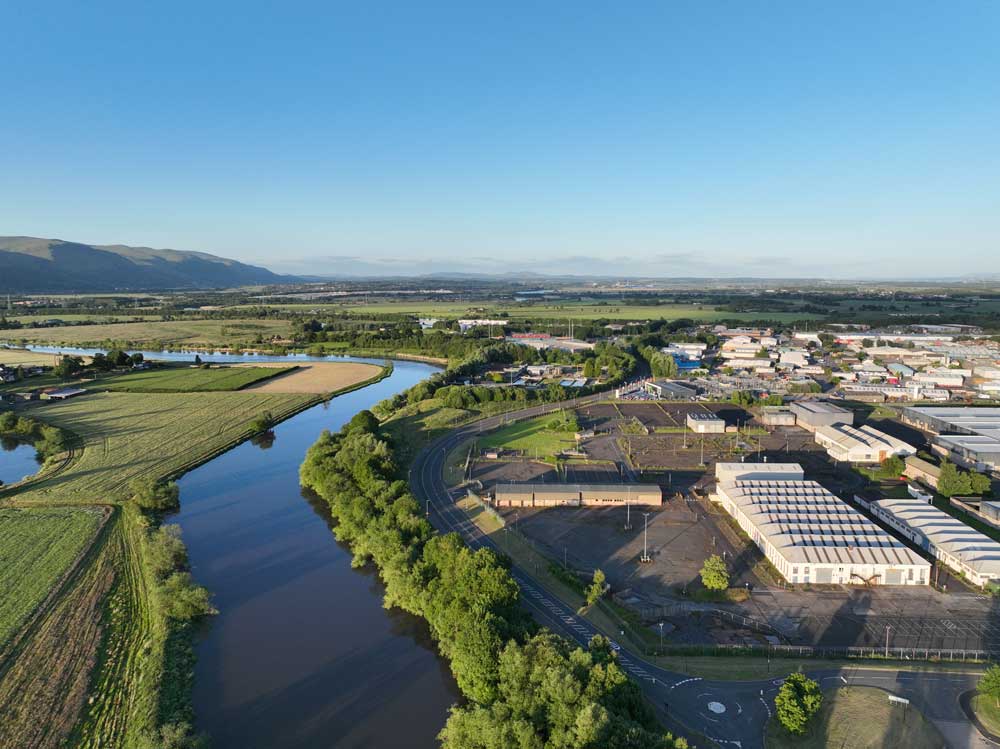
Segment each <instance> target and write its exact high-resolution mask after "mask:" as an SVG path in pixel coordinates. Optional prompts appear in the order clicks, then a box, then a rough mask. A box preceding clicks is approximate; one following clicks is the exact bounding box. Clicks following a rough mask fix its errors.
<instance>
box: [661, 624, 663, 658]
mask: <svg viewBox="0 0 1000 749" xmlns="http://www.w3.org/2000/svg"><path fill="white" fill-rule="evenodd" d="M662 653H663V622H660V654H661V655H662Z"/></svg>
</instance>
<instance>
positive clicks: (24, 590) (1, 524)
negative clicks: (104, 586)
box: [0, 507, 102, 653]
mask: <svg viewBox="0 0 1000 749" xmlns="http://www.w3.org/2000/svg"><path fill="white" fill-rule="evenodd" d="M101 517H102V514H101V512H100V511H98V510H93V509H89V508H88V509H71V508H47V507H46V508H31V509H21V508H3V509H0V590H2V591H3V597H2V598H0V653H2V652H3V648H4V645H5V644H6V643H7V641H8V639H9V638H10V637H11V635H13V634H14V632H15V631H16V630H17V629H18V628H19V627H20V626H21V625H22V624H23V623H24V622H25V620H26V619H27V618H28V617H29V616H30V615H31V613H32V612H33V611H34V610H35V609H36V608H37V607H38V605H39V604H40V603H41V602H42V601H43V600H44V599H45V597H46V596H47V595H48V594H49V592H50V591H51V590H52V588H53V586H55V584H56V583H57V581H58V580H59V579H60V578H61V577H62V576H63V575H64V574H65V573H66V572H67V571H68V570H69V569H70V567H71V566H72V565H73V562H74V560H76V559H77V558H78V557H79V556H80V554H81V553H82V552H83V551H84V550H85V549H86V548H87V547H88V546H89V545H90V542H91V541H92V540H93V538H94V535H95V534H96V533H97V529H98V527H99V526H100V523H101Z"/></svg>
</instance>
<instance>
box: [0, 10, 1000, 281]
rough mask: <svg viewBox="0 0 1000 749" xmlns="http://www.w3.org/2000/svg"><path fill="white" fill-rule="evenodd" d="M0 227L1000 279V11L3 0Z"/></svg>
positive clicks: (337, 256) (458, 261)
mask: <svg viewBox="0 0 1000 749" xmlns="http://www.w3.org/2000/svg"><path fill="white" fill-rule="evenodd" d="M0 28H2V30H3V33H2V38H3V47H2V52H0V54H2V56H3V62H2V64H0V92H2V96H3V104H2V106H0V234H25V235H32V236H43V237H59V238H63V239H73V240H77V241H84V242H92V243H123V244H137V245H151V246H155V247H172V248H176V249H192V250H203V251H207V252H213V253H217V254H221V255H226V256H229V257H235V258H237V259H240V260H245V261H249V262H255V263H259V264H264V265H267V266H269V267H271V268H274V269H277V270H283V271H288V272H310V273H324V274H326V273H336V272H352V271H353V272H357V271H359V270H360V271H364V270H375V269H382V270H384V271H385V272H393V273H395V272H426V271H428V270H469V269H480V270H483V271H489V272H495V271H504V270H512V271H518V270H529V271H542V272H559V273H568V272H572V273H612V274H624V273H628V274H632V275H647V274H648V275H666V276H669V275H754V276H804V275H808V276H826V277H853V278H856V277H885V276H908V277H914V276H919V277H934V276H936V275H942V276H956V275H964V274H972V273H997V272H1000V3H998V2H996V1H995V0H983V1H982V2H964V1H962V0H958V1H957V2H917V1H913V2H888V1H884V2H883V1H881V0H880V1H879V2H851V1H849V0H848V1H847V2H829V1H826V0H824V1H823V2H813V1H809V0H796V1H795V2H787V3H781V2H759V3H754V2H743V1H739V2H737V1H734V2H706V1H705V0H699V1H694V2H669V1H668V0H661V1H660V2H651V3H640V2H633V3H588V2H582V3H581V2H578V1H577V2H566V3H562V2H555V1H551V2H531V3H518V2H504V3H496V2H494V3H475V2H471V3H470V2H455V3H434V2H421V3H416V2H398V3H376V2H352V3H337V2H315V3H312V2H283V3H279V2H271V3H256V2H249V1H247V0H241V1H240V2H223V1H220V0H213V1H212V2H178V1H176V0H175V1H172V2H162V3H153V2H142V1H140V2H136V0H130V1H129V2H101V0H95V1H94V2H78V1H77V0H70V1H61V0H54V1H50V2H27V3H15V2H7V3H3V4H2V5H0Z"/></svg>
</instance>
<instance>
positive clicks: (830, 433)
mask: <svg viewBox="0 0 1000 749" xmlns="http://www.w3.org/2000/svg"><path fill="white" fill-rule="evenodd" d="M813 437H814V438H815V440H816V443H817V444H819V445H820V446H822V447H825V448H826V452H827V453H828V454H829V456H830V457H831V458H833V459H834V460H836V461H838V462H846V463H881V462H882V461H883V460H885V459H886V458H888V457H890V456H893V455H899V456H900V457H906V456H907V455H916V453H917V449H916V448H915V447H913V445H909V444H907V443H905V442H903V441H902V440H898V439H896V438H895V437H893V436H891V435H888V434H886V433H885V432H880V431H879V430H878V429H876V428H875V427H872V426H869V425H868V424H864V425H862V426H860V427H852V426H850V425H848V424H833V425H831V426H821V427H817V428H816V431H815V433H814V434H813Z"/></svg>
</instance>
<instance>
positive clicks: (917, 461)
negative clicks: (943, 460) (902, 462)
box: [903, 455, 941, 489]
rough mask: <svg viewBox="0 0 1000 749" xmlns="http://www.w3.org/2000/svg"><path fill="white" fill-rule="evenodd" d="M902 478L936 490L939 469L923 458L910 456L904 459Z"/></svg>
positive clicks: (939, 473)
mask: <svg viewBox="0 0 1000 749" xmlns="http://www.w3.org/2000/svg"><path fill="white" fill-rule="evenodd" d="M903 476H905V477H906V478H908V479H912V480H913V481H920V482H922V483H924V484H927V486H929V487H930V488H931V489H937V485H938V479H940V478H941V469H940V468H939V467H938V466H936V465H934V464H933V463H930V462H928V461H926V460H924V459H923V458H918V457H917V456H916V455H910V456H908V457H907V458H906V468H905V469H904V470H903Z"/></svg>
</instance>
